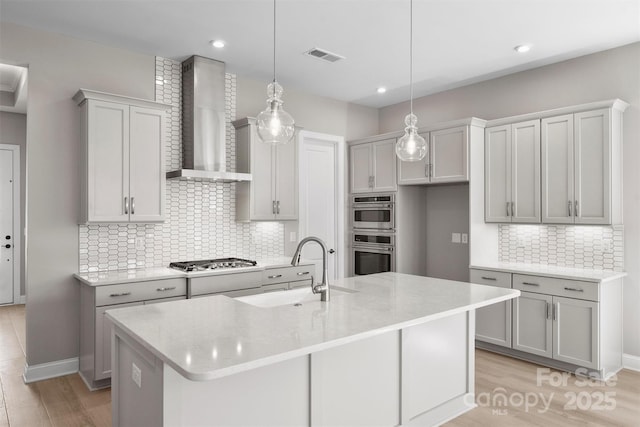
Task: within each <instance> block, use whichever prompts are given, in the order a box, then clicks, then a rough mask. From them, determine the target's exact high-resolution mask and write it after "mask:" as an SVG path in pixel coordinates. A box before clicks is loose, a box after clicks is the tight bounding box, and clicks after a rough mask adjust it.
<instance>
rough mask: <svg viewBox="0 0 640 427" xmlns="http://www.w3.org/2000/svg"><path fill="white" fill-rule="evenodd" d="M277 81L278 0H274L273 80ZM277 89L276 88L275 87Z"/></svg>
mask: <svg viewBox="0 0 640 427" xmlns="http://www.w3.org/2000/svg"><path fill="white" fill-rule="evenodd" d="M275 81H276V0H273V82H274V83H275ZM274 91H275V88H274Z"/></svg>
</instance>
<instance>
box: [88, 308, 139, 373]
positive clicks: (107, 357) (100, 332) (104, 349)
mask: <svg viewBox="0 0 640 427" xmlns="http://www.w3.org/2000/svg"><path fill="white" fill-rule="evenodd" d="M142 304H143V302H142V301H140V302H132V303H128V304H118V305H105V306H103V307H96V343H95V346H96V348H95V355H96V356H95V357H96V359H95V370H94V375H93V376H94V378H93V379H94V381H95V380H101V379H104V378H110V377H111V331H112V330H113V324H112V323H111V322H110V321H109V320H107V318H106V317H105V311H107V310H113V309H114V308H124V307H134V306H136V305H142Z"/></svg>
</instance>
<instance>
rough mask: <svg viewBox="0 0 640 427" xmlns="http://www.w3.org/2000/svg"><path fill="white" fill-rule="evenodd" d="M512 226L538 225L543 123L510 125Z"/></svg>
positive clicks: (532, 122)
mask: <svg viewBox="0 0 640 427" xmlns="http://www.w3.org/2000/svg"><path fill="white" fill-rule="evenodd" d="M511 137H512V140H511V202H512V203H513V205H512V207H511V210H512V212H511V214H512V215H513V216H512V217H511V222H525V223H539V222H540V220H541V217H540V121H539V120H531V121H528V122H523V123H516V124H513V125H511Z"/></svg>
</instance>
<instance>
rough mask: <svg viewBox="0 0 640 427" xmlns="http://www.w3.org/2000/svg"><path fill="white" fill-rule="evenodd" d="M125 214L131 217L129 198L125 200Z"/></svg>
mask: <svg viewBox="0 0 640 427" xmlns="http://www.w3.org/2000/svg"><path fill="white" fill-rule="evenodd" d="M124 214H125V215H129V198H128V197H125V198H124Z"/></svg>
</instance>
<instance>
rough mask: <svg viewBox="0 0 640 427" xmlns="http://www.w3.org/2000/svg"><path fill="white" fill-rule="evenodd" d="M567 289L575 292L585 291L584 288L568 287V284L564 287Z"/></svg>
mask: <svg viewBox="0 0 640 427" xmlns="http://www.w3.org/2000/svg"><path fill="white" fill-rule="evenodd" d="M564 290H565V291H575V292H584V289H580V288H567V287H566V286H565V287H564Z"/></svg>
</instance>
